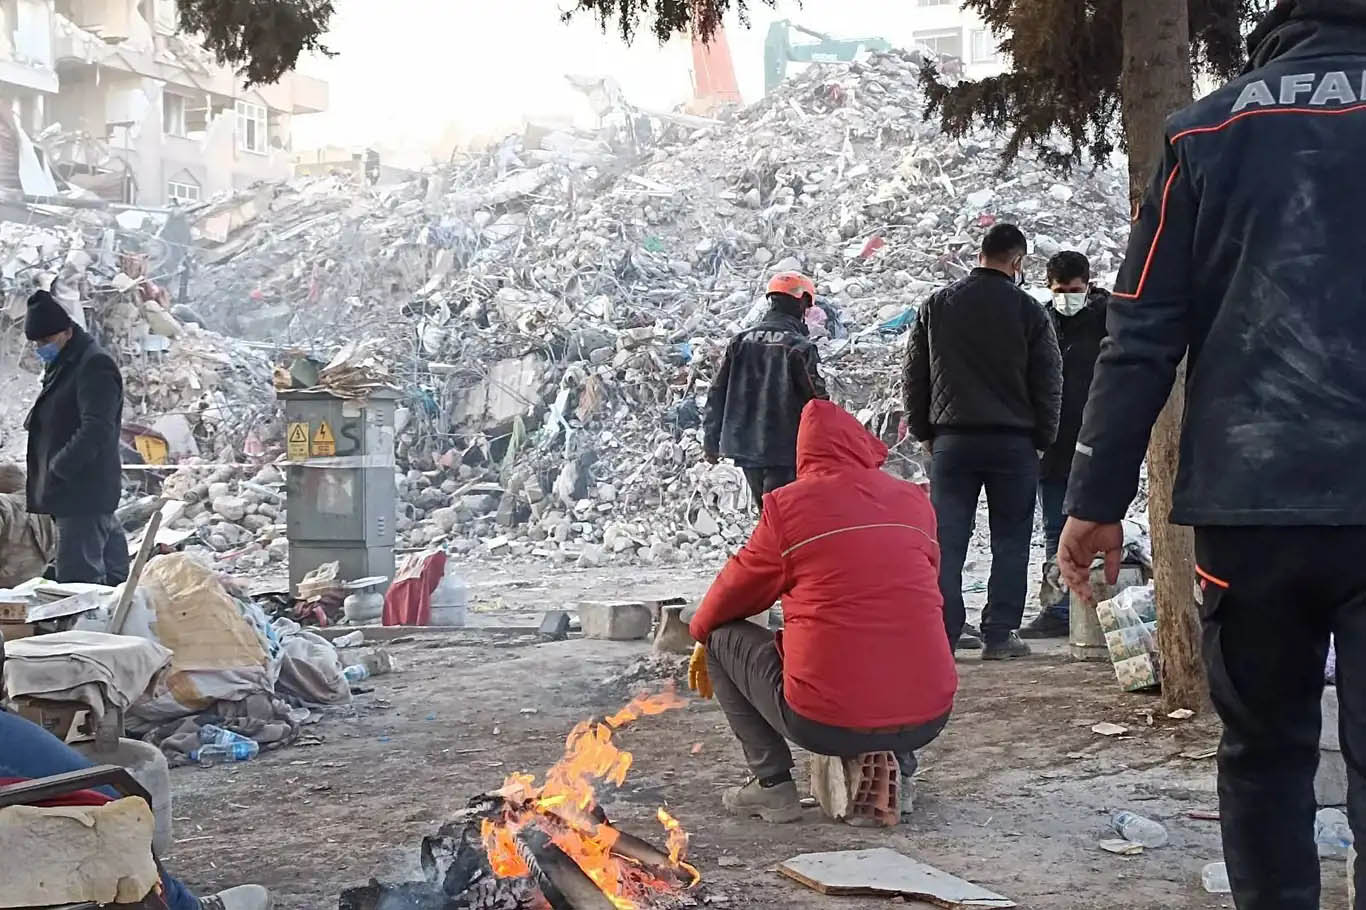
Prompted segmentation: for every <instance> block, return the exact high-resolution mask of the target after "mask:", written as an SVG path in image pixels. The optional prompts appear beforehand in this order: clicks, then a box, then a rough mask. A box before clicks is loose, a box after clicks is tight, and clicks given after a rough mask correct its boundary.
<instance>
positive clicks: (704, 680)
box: [688, 644, 716, 698]
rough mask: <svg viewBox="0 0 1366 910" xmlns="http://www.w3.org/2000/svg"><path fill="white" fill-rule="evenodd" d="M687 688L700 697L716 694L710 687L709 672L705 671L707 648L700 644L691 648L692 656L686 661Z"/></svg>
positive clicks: (709, 696)
mask: <svg viewBox="0 0 1366 910" xmlns="http://www.w3.org/2000/svg"><path fill="white" fill-rule="evenodd" d="M688 688H689V689H692V690H693V691H694V692H696V693H697V694H698V695H699V696H701V697H702V698H711V697H712V696H713V695H715V694H716V693H715V692H714V691H713V690H712V687H711V674H709V673H708V672H707V649H706V648H704V647H702V645H701V644H699V645H697V647H695V648H693V649H692V658H691V659H689V661H688Z"/></svg>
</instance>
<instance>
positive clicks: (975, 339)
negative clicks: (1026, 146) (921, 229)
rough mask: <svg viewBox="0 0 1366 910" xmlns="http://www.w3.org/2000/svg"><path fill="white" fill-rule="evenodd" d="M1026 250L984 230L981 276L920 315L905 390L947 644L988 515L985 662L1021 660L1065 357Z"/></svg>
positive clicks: (1020, 240) (1008, 228)
mask: <svg viewBox="0 0 1366 910" xmlns="http://www.w3.org/2000/svg"><path fill="white" fill-rule="evenodd" d="M1027 253H1028V245H1027V243H1026V241H1025V236H1024V234H1023V233H1022V232H1021V231H1020V229H1019V228H1017V227H1015V226H1014V225H1012V224H998V225H996V226H995V227H993V228H992V229H991V230H990V231H988V232H987V235H986V237H985V238H984V239H983V241H982V252H981V254H980V256H979V258H978V261H979V266H980V267H979V268H976V269H973V270H972V272H971V274H969V275H968V276H967V277H966V278H964V279H962V280H961V281H958V282H956V283H955V284H952V285H950V286H949V287H947V288H945V289H943V290H941V291H939V292H937V293H935V294H934V295H933V296H931V297H930V298H929V299H928V300H926V301H925V303H924V305H923V306H922V307H921V308H920V316H919V318H918V319H917V320H916V323H915V329H914V330H913V331H912V333H911V340H910V345H909V347H908V349H907V352H906V372H905V377H904V382H903V388H904V392H905V395H906V420H907V422H908V423H909V424H910V429H911V432H912V433H914V434H915V438H916V439H918V440H920V442H921V443H923V444H924V445H925V447H926V448H927V449H929V450H930V453H931V459H932V460H931V465H930V483H931V486H930V496H931V498H932V499H933V500H934V510H935V513H936V514H937V515H938V518H939V546H940V555H941V558H940V571H939V587H940V590H941V592H942V593H943V595H944V625H945V628H946V630H947V632H948V636H949V643H950V644H951V645H952V646H953V647H954V648H957V647H959V644H960V642H959V639H960V637H961V636H962V633H963V625H964V622H965V621H966V619H967V612H966V610H965V608H964V606H963V561H964V560H965V559H966V558H967V554H968V541H969V539H970V538H971V536H972V526H973V520H974V518H975V517H976V514H977V498H978V497H979V496H980V495H981V492H982V488H983V487H984V486H985V487H986V491H987V502H988V504H989V505H990V507H991V580H990V582H989V583H988V585H987V605H986V608H985V609H984V610H983V611H982V639H983V648H982V659H983V660H1002V659H1005V658H1011V657H1023V656H1025V655H1027V654H1029V646H1028V645H1026V644H1025V643H1024V642H1022V641H1021V640H1020V637H1019V633H1018V631H1017V630H1018V629H1019V628H1020V619H1021V618H1022V617H1023V615H1024V602H1025V588H1026V585H1027V577H1028V573H1029V544H1030V538H1031V537H1033V534H1034V501H1035V496H1036V495H1037V487H1038V482H1039V454H1040V453H1041V452H1042V450H1044V449H1046V448H1048V446H1049V445H1051V444H1052V443H1053V439H1054V437H1056V436H1057V434H1058V409H1059V407H1060V406H1061V402H1062V359H1061V355H1060V353H1059V352H1058V339H1057V337H1056V335H1055V334H1054V332H1053V323H1052V321H1051V320H1050V319H1049V318H1048V314H1047V313H1045V312H1044V310H1043V307H1041V306H1039V304H1038V303H1037V302H1036V301H1035V300H1034V298H1033V297H1031V296H1029V295H1028V294H1026V293H1025V292H1024V291H1022V290H1021V289H1020V288H1019V286H1018V283H1019V281H1020V280H1021V279H1022V278H1023V274H1024V260H1025V255H1026V254H1027Z"/></svg>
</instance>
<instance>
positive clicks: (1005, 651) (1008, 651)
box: [982, 632, 1033, 660]
mask: <svg viewBox="0 0 1366 910" xmlns="http://www.w3.org/2000/svg"><path fill="white" fill-rule="evenodd" d="M1031 653H1033V652H1031V651H1030V650H1029V645H1027V644H1025V643H1024V642H1022V641H1020V634H1019V633H1018V632H1011V633H1010V635H1009V637H1007V638H1006V639H1005V640H1004V641H999V642H995V643H992V642H988V643H987V644H986V645H984V646H983V647H982V660H1013V659H1015V658H1017V657H1028V656H1029V655H1030V654H1031Z"/></svg>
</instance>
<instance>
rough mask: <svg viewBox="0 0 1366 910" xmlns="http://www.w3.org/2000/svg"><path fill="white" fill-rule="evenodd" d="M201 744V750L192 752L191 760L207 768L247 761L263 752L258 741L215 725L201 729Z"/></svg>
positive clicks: (207, 725) (208, 725) (206, 725)
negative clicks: (222, 763) (220, 763)
mask: <svg viewBox="0 0 1366 910" xmlns="http://www.w3.org/2000/svg"><path fill="white" fill-rule="evenodd" d="M199 742H200V746H199V748H198V749H193V750H191V751H190V760H191V761H197V762H199V763H200V764H201V765H204V766H206V767H207V766H210V765H215V764H218V763H219V762H235V761H246V760H247V759H251V758H255V757H256V756H257V755H258V754H260V752H261V747H260V745H258V744H257V742H256V740H254V739H249V738H247V737H245V736H242V735H241V734H240V733H234V732H232V731H231V730H224V729H223V728H222V727H216V726H214V725H213V724H205V725H204V726H202V727H200V728H199Z"/></svg>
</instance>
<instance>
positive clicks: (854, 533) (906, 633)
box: [690, 401, 958, 729]
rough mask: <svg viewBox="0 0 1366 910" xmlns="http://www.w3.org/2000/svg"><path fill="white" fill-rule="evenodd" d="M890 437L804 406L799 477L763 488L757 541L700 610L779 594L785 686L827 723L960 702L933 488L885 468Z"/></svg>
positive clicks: (819, 406) (713, 616) (874, 723)
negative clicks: (929, 493) (928, 489)
mask: <svg viewBox="0 0 1366 910" xmlns="http://www.w3.org/2000/svg"><path fill="white" fill-rule="evenodd" d="M886 459H887V447H886V446H884V445H883V444H882V443H881V442H880V441H879V440H877V439H876V438H874V437H873V436H872V434H870V433H869V432H868V431H867V430H865V429H864V428H863V427H862V426H861V425H860V424H859V423H858V421H857V420H855V419H854V418H853V416H852V415H850V414H849V413H848V412H846V411H844V410H842V409H841V408H839V407H838V406H836V405H834V404H831V403H830V402H828V401H812V402H810V403H808V404H807V405H806V407H805V408H804V409H803V411H802V419H801V425H800V428H799V431H798V433H797V481H796V483H793V484H790V485H789V486H786V487H783V488H782V489H779V490H775V491H774V492H772V493H770V494H768V495H767V496H765V497H764V508H763V514H762V515H761V516H760V519H759V526H758V527H757V528H755V529H754V534H753V536H752V537H750V539H749V543H747V544H745V546H744V548H743V549H741V550H740V552H739V553H737V554H736V555H735V556H734V557H733V558H732V559H731V560H730V562H729V563H727V564H726V567H725V568H724V569H723V570H722V571H721V574H720V575H719V576H718V577H717V579H716V581H714V582H713V583H712V586H711V589H710V590H709V591H708V592H707V596H706V597H705V598H704V599H703V601H702V605H701V606H700V607H699V608H698V611H697V614H696V615H695V616H694V617H693V620H692V623H691V626H690V631H691V632H692V635H693V638H695V639H696V640H698V641H701V642H705V641H706V640H707V637H708V636H709V635H710V634H711V633H712V631H713V630H715V629H716V628H717V627H719V626H721V625H724V624H725V623H728V622H733V621H735V620H739V619H744V618H745V617H748V616H753V615H755V614H757V613H759V612H761V611H763V610H766V609H767V608H768V607H769V606H771V605H772V603H773V602H774V600H776V599H778V598H779V597H781V598H782V603H783V618H784V621H785V626H786V628H785V630H784V632H783V633H780V635H779V637H778V642H777V644H778V649H779V650H780V651H781V652H782V654H783V691H784V695H785V697H786V699H787V702H788V704H789V705H791V707H792V709H793V710H794V711H796V712H797V713H798V714H800V715H802V716H803V717H805V718H807V719H809V720H813V721H816V722H818V723H823V724H829V725H831V726H837V727H852V728H859V729H869V728H882V727H895V726H905V725H911V724H918V723H923V722H926V721H931V720H935V719H937V718H939V717H943V716H944V715H945V714H947V713H948V712H949V710H950V709H951V708H952V707H953V696H954V693H955V691H957V688H958V673H957V670H956V669H955V667H954V663H953V654H952V653H951V652H950V650H949V643H948V638H947V636H946V635H945V633H944V601H943V598H942V597H941V596H940V594H939V543H938V535H937V529H936V526H935V518H934V509H933V508H932V507H931V506H930V499H929V497H928V496H926V495H925V492H924V491H923V490H921V489H920V488H919V487H916V486H914V485H913V484H909V483H906V482H904V481H901V480H898V479H897V478H895V477H892V476H891V475H889V474H886V473H884V472H883V471H881V470H879V468H880V467H881V465H882V463H883V462H884V461H886Z"/></svg>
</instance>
